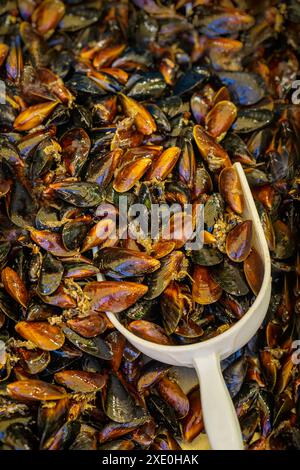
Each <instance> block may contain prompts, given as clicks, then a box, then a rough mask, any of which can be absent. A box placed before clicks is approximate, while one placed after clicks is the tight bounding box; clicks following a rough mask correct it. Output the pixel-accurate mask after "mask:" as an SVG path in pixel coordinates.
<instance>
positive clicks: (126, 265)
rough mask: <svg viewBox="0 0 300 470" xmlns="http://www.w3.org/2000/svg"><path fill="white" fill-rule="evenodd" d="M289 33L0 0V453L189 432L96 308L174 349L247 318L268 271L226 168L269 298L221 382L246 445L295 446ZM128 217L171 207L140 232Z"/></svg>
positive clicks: (153, 5)
mask: <svg viewBox="0 0 300 470" xmlns="http://www.w3.org/2000/svg"><path fill="white" fill-rule="evenodd" d="M299 33H300V3H299V2H298V1H296V0H286V1H285V2H282V1H277V0H274V1H269V0H265V1H262V2H255V1H253V0H220V1H214V0H192V1H190V0H189V1H187V0H177V1H170V0H160V1H158V0H147V1H146V0H118V1H102V0H88V1H81V0H64V1H63V0H3V1H2V2H1V4H0V270H1V282H0V449H1V450H17V449H41V450H68V449H70V450H72V449H77V450H78V449H85V450H101V449H109V450H112V449H114V450H117V449H118V450H132V449H151V450H178V449H180V448H181V446H182V445H183V444H182V443H187V442H188V443H192V444H191V446H193V440H194V439H195V438H196V437H197V436H199V435H200V433H202V432H205V428H204V424H203V419H202V411H201V403H200V395H199V386H197V387H195V388H193V389H192V390H189V391H187V393H185V392H186V390H185V391H184V390H183V389H182V388H181V386H180V382H179V381H178V374H177V372H176V370H174V369H173V368H172V367H171V366H169V365H166V364H163V363H160V362H157V361H154V360H152V361H146V360H145V357H143V355H142V354H141V353H140V352H139V351H138V350H136V349H135V348H134V347H133V346H132V345H130V344H129V343H128V342H127V341H126V340H125V338H124V337H123V336H122V335H121V334H120V333H119V332H118V331H116V330H115V329H114V327H113V325H112V324H111V322H110V321H109V319H108V318H107V316H106V313H105V312H108V311H109V312H114V313H116V314H118V315H120V318H121V319H122V322H123V323H124V324H125V325H126V327H127V328H128V329H129V330H130V331H132V332H133V333H135V334H136V335H138V336H139V337H142V338H144V339H147V340H149V341H153V342H155V343H158V344H174V345H178V347H180V345H184V344H191V343H197V342H199V341H205V340H206V339H209V338H212V337H214V336H215V335H218V334H221V333H223V332H224V331H226V330H227V329H228V328H230V327H231V326H232V325H233V324H235V323H236V322H237V321H238V320H239V319H240V318H241V317H242V316H243V315H244V314H245V313H246V312H247V310H248V309H249V307H250V306H251V304H252V303H253V302H254V300H255V297H256V296H257V294H258V292H259V290H260V286H261V282H262V277H263V267H262V262H261V260H260V257H259V255H258V253H257V252H256V251H255V249H254V248H253V246H252V222H251V220H244V219H243V217H242V214H243V204H244V201H243V197H242V193H241V188H240V184H239V180H238V177H237V173H236V171H235V167H234V166H233V164H234V163H235V162H239V163H241V164H242V166H243V168H244V171H245V174H246V177H247V180H248V183H249V185H250V188H251V190H252V194H253V197H254V200H255V203H256V206H257V210H258V213H259V216H260V220H261V223H262V226H263V229H264V233H265V236H266V239H267V243H268V247H269V249H270V254H271V258H272V298H271V302H270V306H269V310H268V313H267V317H266V319H265V322H264V324H263V326H262V327H261V328H260V330H259V331H258V332H257V334H256V335H255V336H254V337H253V339H252V340H251V341H250V342H249V343H248V344H247V346H245V347H244V348H243V349H242V350H240V351H238V352H237V353H235V354H234V355H233V356H231V357H230V358H228V359H226V360H225V361H223V363H222V369H223V374H224V378H225V380H226V383H227V386H228V390H229V392H230V395H231V397H232V399H233V401H234V405H235V408H236V411H237V415H238V417H239V420H240V424H241V429H242V434H243V439H244V443H245V446H246V448H248V449H253V450H269V449H270V450H279V449H280V450H286V449H300V370H299V365H298V364H299V354H298V352H297V348H298V349H299V346H298V343H297V340H299V339H300V250H299V248H300V246H299V222H300V164H299V150H300V146H299V142H300V140H299V139H300V111H299V109H300V108H299V104H298V94H299V93H298V91H297V78H298V76H299V54H298V51H299V46H300V44H298V43H299V38H300V34H299ZM124 197H126V201H127V209H126V211H127V212H126V215H127V219H126V220H127V222H126V224H125V225H124V224H123V223H122V217H121V210H120V208H121V206H122V201H123V200H124V199H123V198H124ZM134 204H141V205H143V206H144V207H146V208H147V209H148V210H150V209H151V207H152V206H153V205H154V204H159V205H165V207H171V206H172V205H173V204H176V205H177V207H179V210H178V211H177V212H176V213H174V214H173V215H172V217H171V218H170V219H169V222H168V226H167V227H166V226H165V225H164V223H161V226H160V227H159V233H158V236H157V237H152V236H151V231H150V230H148V231H147V230H140V229H139V227H137V225H136V223H135V218H134V214H133V213H132V211H131V209H132V207H133V206H134ZM187 205H191V206H192V208H193V211H192V214H191V215H190V216H189V217H190V222H191V226H192V227H194V226H195V224H196V222H197V213H198V212H197V207H198V206H199V205H200V206H201V207H203V208H204V209H203V227H202V231H201V236H202V238H203V246H202V247H199V248H198V249H194V250H192V249H189V248H187V242H188V241H189V237H188V236H181V237H177V236H176V234H177V233H178V232H177V230H176V229H177V228H178V226H179V225H180V223H181V221H182V217H183V216H185V215H186V214H185V207H186V206H187ZM186 217H188V216H186ZM167 229H168V230H167ZM170 233H171V235H172V234H173V235H174V236H171V237H168V236H167V234H170ZM195 445H196V444H195Z"/></svg>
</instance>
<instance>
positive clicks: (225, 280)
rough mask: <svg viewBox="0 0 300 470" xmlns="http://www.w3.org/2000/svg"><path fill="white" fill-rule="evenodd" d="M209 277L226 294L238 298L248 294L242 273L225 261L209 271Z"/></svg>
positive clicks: (235, 266)
mask: <svg viewBox="0 0 300 470" xmlns="http://www.w3.org/2000/svg"><path fill="white" fill-rule="evenodd" d="M211 277H212V279H214V281H215V282H216V283H217V284H218V285H219V286H220V288H221V289H223V290H224V291H225V292H227V293H228V294H231V295H235V296H237V297H239V296H241V295H246V294H248V292H249V288H248V286H247V283H246V282H245V279H244V275H243V273H242V272H241V271H240V269H239V268H238V267H237V265H235V264H233V263H231V262H229V261H227V260H225V261H224V262H223V263H222V264H220V265H218V267H217V268H213V269H212V270H211Z"/></svg>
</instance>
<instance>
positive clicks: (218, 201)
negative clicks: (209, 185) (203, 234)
mask: <svg viewBox="0 0 300 470" xmlns="http://www.w3.org/2000/svg"><path fill="white" fill-rule="evenodd" d="M224 208H225V204H224V200H223V198H222V196H221V194H219V193H214V194H212V195H211V196H209V198H208V199H207V201H206V203H205V206H204V223H205V225H206V226H207V228H208V229H210V228H213V226H214V225H215V223H216V222H217V220H218V219H219V218H221V217H222V216H223V213H224Z"/></svg>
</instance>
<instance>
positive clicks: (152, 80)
mask: <svg viewBox="0 0 300 470" xmlns="http://www.w3.org/2000/svg"><path fill="white" fill-rule="evenodd" d="M166 87H167V84H166V82H165V80H164V78H163V76H162V75H161V74H160V73H158V72H147V73H146V74H144V75H142V76H141V77H140V78H139V79H138V80H137V81H136V82H135V83H134V84H133V86H132V87H131V88H130V89H129V91H126V93H127V95H128V96H130V97H131V98H134V99H135V100H139V101H140V100H141V101H144V100H147V99H149V98H150V99H153V100H155V99H157V98H159V97H160V96H161V95H162V94H163V92H164V90H165V89H166Z"/></svg>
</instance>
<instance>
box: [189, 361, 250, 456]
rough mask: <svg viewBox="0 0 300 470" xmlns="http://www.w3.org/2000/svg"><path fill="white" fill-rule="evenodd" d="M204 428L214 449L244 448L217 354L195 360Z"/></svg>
mask: <svg viewBox="0 0 300 470" xmlns="http://www.w3.org/2000/svg"><path fill="white" fill-rule="evenodd" d="M194 366H195V369H196V372H197V375H198V378H199V382H200V394H201V405H202V412H203V418H204V425H205V430H206V433H207V435H208V439H209V442H210V445H211V448H212V449H214V450H243V449H244V446H243V439H242V433H241V429H240V425H239V421H238V418H237V415H236V412H235V409H234V406H233V403H232V400H231V397H230V395H229V392H228V389H227V386H226V384H225V382H224V379H223V375H222V371H221V367H220V360H219V357H218V355H217V354H216V353H209V354H206V355H203V356H201V357H196V358H195V359H194Z"/></svg>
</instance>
